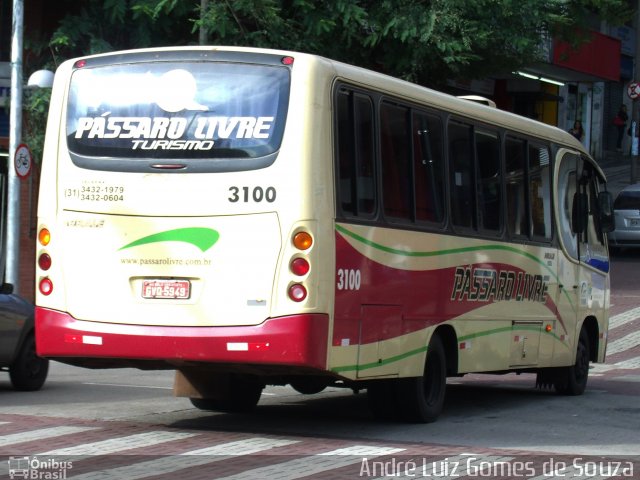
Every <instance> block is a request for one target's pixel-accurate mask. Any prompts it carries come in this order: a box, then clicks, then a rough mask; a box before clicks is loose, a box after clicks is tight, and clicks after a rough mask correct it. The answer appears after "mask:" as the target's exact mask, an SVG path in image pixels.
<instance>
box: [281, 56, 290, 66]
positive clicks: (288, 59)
mask: <svg viewBox="0 0 640 480" xmlns="http://www.w3.org/2000/svg"><path fill="white" fill-rule="evenodd" d="M280 61H281V62H282V64H283V65H293V57H282V59H281V60H280Z"/></svg>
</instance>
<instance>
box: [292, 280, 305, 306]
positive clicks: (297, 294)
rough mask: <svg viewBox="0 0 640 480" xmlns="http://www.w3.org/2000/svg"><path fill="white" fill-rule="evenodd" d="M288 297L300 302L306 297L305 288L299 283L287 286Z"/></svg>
mask: <svg viewBox="0 0 640 480" xmlns="http://www.w3.org/2000/svg"><path fill="white" fill-rule="evenodd" d="M289 298H290V299H291V300H293V301H294V302H302V301H303V300H304V299H305V298H307V289H306V288H305V286H304V285H302V284H301V283H294V284H293V285H291V286H290V287H289Z"/></svg>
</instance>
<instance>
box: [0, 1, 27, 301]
mask: <svg viewBox="0 0 640 480" xmlns="http://www.w3.org/2000/svg"><path fill="white" fill-rule="evenodd" d="M23 17H24V9H23V0H13V25H12V29H11V109H10V111H9V129H10V131H9V169H8V170H9V191H8V197H9V198H8V205H7V267H6V276H5V281H6V282H7V283H11V284H12V285H13V288H14V290H13V291H14V292H15V293H18V289H19V278H18V272H19V268H18V267H19V265H20V178H18V175H17V173H16V169H15V158H14V157H15V153H16V149H17V148H18V145H20V141H21V139H22V32H23Z"/></svg>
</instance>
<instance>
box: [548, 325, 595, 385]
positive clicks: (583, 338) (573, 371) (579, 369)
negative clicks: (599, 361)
mask: <svg viewBox="0 0 640 480" xmlns="http://www.w3.org/2000/svg"><path fill="white" fill-rule="evenodd" d="M590 358H591V353H590V351H589V333H588V332H587V329H586V328H585V327H584V326H583V327H582V329H581V330H580V337H579V338H578V349H577V351H576V361H575V363H574V364H573V365H571V366H569V367H566V368H565V369H563V370H562V374H561V375H560V376H559V378H558V379H557V380H556V381H555V383H554V386H555V388H556V392H558V393H560V394H562V395H582V394H583V393H584V391H585V389H586V388H587V380H588V379H589V359H590Z"/></svg>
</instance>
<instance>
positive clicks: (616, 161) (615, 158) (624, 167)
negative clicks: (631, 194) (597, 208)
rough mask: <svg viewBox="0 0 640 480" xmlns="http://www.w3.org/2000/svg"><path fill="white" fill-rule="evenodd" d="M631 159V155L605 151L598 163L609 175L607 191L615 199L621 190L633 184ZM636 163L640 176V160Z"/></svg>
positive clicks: (637, 179) (639, 179)
mask: <svg viewBox="0 0 640 480" xmlns="http://www.w3.org/2000/svg"><path fill="white" fill-rule="evenodd" d="M631 159H632V157H631V156H630V155H625V154H623V153H620V152H615V151H605V152H604V156H603V158H602V159H600V161H599V162H598V165H600V168H602V170H603V171H604V173H605V174H606V175H607V189H608V190H609V191H610V192H611V194H612V195H613V197H614V198H615V196H616V195H617V194H618V192H619V191H620V190H622V189H623V188H624V187H626V186H627V185H629V184H630V183H631ZM636 162H638V163H637V165H638V169H637V172H638V173H637V175H638V176H640V158H638V157H636ZM638 181H640V178H636V182H638Z"/></svg>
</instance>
